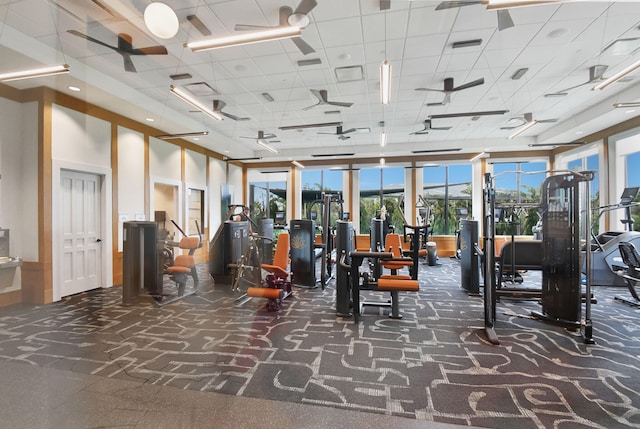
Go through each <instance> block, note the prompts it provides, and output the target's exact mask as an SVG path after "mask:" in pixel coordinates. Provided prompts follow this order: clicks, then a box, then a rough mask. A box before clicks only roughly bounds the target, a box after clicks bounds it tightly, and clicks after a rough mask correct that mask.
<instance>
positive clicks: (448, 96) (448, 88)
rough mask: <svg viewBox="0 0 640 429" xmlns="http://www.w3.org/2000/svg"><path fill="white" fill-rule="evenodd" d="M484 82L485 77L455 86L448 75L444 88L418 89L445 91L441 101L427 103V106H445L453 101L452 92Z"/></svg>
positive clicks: (422, 89)
mask: <svg viewBox="0 0 640 429" xmlns="http://www.w3.org/2000/svg"><path fill="white" fill-rule="evenodd" d="M483 83H484V78H483V77H481V78H480V79H476V80H474V81H472V82H468V83H465V84H462V85H460V86H456V87H454V86H453V78H452V77H448V78H446V79H445V80H444V89H433V88H416V91H438V92H444V99H443V100H442V101H441V102H440V103H427V106H444V105H445V104H448V103H450V102H451V94H452V93H454V92H456V91H462V90H463V89H468V88H473V87H474V86H478V85H482V84H483Z"/></svg>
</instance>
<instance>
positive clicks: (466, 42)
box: [451, 39, 482, 49]
mask: <svg viewBox="0 0 640 429" xmlns="http://www.w3.org/2000/svg"><path fill="white" fill-rule="evenodd" d="M481 44H482V39H471V40H461V41H459V42H453V44H452V45H451V48H452V49H459V48H470V47H472V46H480V45H481Z"/></svg>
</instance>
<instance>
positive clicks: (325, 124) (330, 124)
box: [278, 122, 342, 131]
mask: <svg viewBox="0 0 640 429" xmlns="http://www.w3.org/2000/svg"><path fill="white" fill-rule="evenodd" d="M340 125H342V122H322V123H319V124H302V125H285V126H284V127H278V129H279V130H282V131H288V130H301V129H303V128H323V127H339V126H340Z"/></svg>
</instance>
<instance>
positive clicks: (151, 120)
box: [147, 118, 156, 122]
mask: <svg viewBox="0 0 640 429" xmlns="http://www.w3.org/2000/svg"><path fill="white" fill-rule="evenodd" d="M155 121H156V120H155V119H153V118H147V122H155Z"/></svg>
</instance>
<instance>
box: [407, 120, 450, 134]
mask: <svg viewBox="0 0 640 429" xmlns="http://www.w3.org/2000/svg"><path fill="white" fill-rule="evenodd" d="M450 129H451V127H432V126H431V119H425V120H424V129H422V130H420V131H414V132H412V133H409V135H410V136H413V135H421V134H429V131H431V130H442V131H446V130H450Z"/></svg>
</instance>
